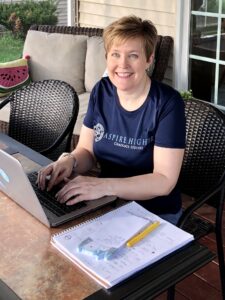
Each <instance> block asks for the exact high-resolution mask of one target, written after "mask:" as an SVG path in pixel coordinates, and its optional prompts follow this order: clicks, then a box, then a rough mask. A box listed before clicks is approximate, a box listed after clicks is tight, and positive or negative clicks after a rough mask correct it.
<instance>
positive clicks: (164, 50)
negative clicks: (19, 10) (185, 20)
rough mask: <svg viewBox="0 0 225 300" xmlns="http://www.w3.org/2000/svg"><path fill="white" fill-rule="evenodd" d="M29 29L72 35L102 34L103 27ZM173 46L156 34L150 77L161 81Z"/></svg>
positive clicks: (171, 40)
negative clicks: (153, 60)
mask: <svg viewBox="0 0 225 300" xmlns="http://www.w3.org/2000/svg"><path fill="white" fill-rule="evenodd" d="M30 29H31V30H36V31H44V32H49V33H53V32H54V33H65V34H73V35H87V36H102V34H103V29H101V28H90V27H76V26H54V25H32V26H31V27H30ZM172 48H173V38H172V37H171V36H162V35H158V42H157V46H156V50H155V64H154V69H153V73H152V75H151V77H152V78H154V79H156V80H159V81H162V80H163V78H164V75H165V72H166V69H167V67H168V62H169V58H170V54H171V51H172Z"/></svg>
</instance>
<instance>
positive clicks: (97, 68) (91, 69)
mask: <svg viewBox="0 0 225 300" xmlns="http://www.w3.org/2000/svg"><path fill="white" fill-rule="evenodd" d="M105 69H106V59H105V49H104V43H103V39H102V37H99V36H92V37H89V38H88V40H87V54H86V60H85V82H84V85H85V89H86V92H91V90H92V89H93V87H94V85H95V84H96V82H97V81H98V80H100V79H101V77H102V74H103V73H104V71H105Z"/></svg>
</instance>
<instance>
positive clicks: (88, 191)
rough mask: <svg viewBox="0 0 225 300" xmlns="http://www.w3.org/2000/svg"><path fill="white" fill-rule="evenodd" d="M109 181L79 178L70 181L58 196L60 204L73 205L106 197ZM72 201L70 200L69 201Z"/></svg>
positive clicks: (85, 177) (86, 177)
mask: <svg viewBox="0 0 225 300" xmlns="http://www.w3.org/2000/svg"><path fill="white" fill-rule="evenodd" d="M106 182H107V179H103V178H96V177H88V176H77V177H75V178H74V179H72V180H68V182H67V183H66V185H65V186H64V187H63V188H62V189H61V190H60V191H59V192H58V193H57V194H56V199H57V201H59V202H60V203H65V202H66V204H67V205H73V204H75V203H78V202H81V201H84V200H94V199H98V198H100V197H103V196H105V195H106V190H107V189H106ZM69 199H70V200H69Z"/></svg>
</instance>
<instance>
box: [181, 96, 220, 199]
mask: <svg viewBox="0 0 225 300" xmlns="http://www.w3.org/2000/svg"><path fill="white" fill-rule="evenodd" d="M184 102H185V115H186V149H185V153H184V159H183V165H182V169H181V174H180V178H179V184H180V187H181V191H182V192H183V193H185V194H187V195H189V196H191V197H194V198H197V197H199V196H201V195H204V194H205V193H207V192H208V191H210V189H212V188H213V187H214V185H216V184H217V183H218V182H219V181H220V179H221V177H222V176H223V173H224V171H225V115H224V114H223V113H222V112H221V111H220V110H219V109H217V108H216V107H215V106H213V105H212V104H210V103H208V102H204V101H201V100H198V99H189V100H184Z"/></svg>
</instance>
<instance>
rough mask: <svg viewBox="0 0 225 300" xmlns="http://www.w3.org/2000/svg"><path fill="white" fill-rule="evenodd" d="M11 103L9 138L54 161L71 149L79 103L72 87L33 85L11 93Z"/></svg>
mask: <svg viewBox="0 0 225 300" xmlns="http://www.w3.org/2000/svg"><path fill="white" fill-rule="evenodd" d="M8 101H9V102H10V105H11V106H10V120H9V131H8V134H9V136H11V137H13V138H14V139H16V140H18V141H19V142H21V143H23V144H25V145H27V146H29V147H30V148H32V149H34V150H36V151H38V152H40V153H42V154H44V155H46V156H47V157H49V158H50V159H53V160H54V159H56V158H57V157H58V156H59V155H60V154H61V153H62V152H65V151H69V150H70V143H71V138H72V133H73V128H74V125H75V122H76V119H77V115H78V110H79V100H78V97H77V94H76V92H75V90H74V89H73V88H72V87H71V86H70V85H69V84H67V83H66V82H63V81H59V80H44V81H37V82H33V83H31V84H29V85H28V86H26V87H24V88H22V89H19V90H17V91H16V92H14V93H13V94H11V95H10V96H9V97H8Z"/></svg>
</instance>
